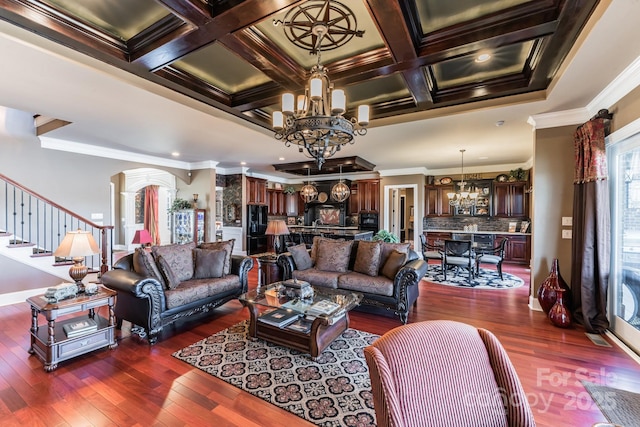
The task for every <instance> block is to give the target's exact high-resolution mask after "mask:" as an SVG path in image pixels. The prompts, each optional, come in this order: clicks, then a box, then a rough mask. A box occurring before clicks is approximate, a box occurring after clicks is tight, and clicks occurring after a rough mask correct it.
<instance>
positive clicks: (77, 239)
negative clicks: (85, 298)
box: [53, 229, 100, 292]
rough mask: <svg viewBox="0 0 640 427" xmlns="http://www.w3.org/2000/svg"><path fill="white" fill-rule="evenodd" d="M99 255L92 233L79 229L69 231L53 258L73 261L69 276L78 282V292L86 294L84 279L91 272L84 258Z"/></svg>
mask: <svg viewBox="0 0 640 427" xmlns="http://www.w3.org/2000/svg"><path fill="white" fill-rule="evenodd" d="M99 253H100V249H99V248H98V245H97V244H96V241H95V239H94V238H93V235H92V234H91V232H89V231H82V230H80V229H78V230H76V231H69V232H68V233H67V235H66V236H64V239H62V242H61V243H60V246H58V249H56V251H55V252H54V253H53V256H57V257H63V258H72V259H73V265H72V266H71V268H70V269H69V276H71V278H72V279H73V280H74V281H75V282H76V285H77V286H78V292H84V284H83V283H82V279H84V278H85V276H86V275H87V273H88V272H89V268H88V267H87V266H86V265H84V257H86V256H89V255H95V254H99Z"/></svg>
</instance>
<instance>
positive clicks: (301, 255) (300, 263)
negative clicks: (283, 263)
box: [289, 243, 313, 270]
mask: <svg viewBox="0 0 640 427" xmlns="http://www.w3.org/2000/svg"><path fill="white" fill-rule="evenodd" d="M289 252H290V253H291V257H292V258H293V262H295V263H296V270H308V269H310V268H311V267H313V261H311V257H310V256H309V251H308V250H307V246H306V245H305V244H304V243H300V244H299V245H295V246H290V247H289Z"/></svg>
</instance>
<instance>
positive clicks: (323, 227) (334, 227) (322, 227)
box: [288, 225, 358, 230]
mask: <svg viewBox="0 0 640 427" xmlns="http://www.w3.org/2000/svg"><path fill="white" fill-rule="evenodd" d="M288 228H289V229H292V228H302V229H304V230H316V229H320V230H358V227H355V226H353V227H341V226H339V225H318V226H315V227H314V226H313V225H289V226H288Z"/></svg>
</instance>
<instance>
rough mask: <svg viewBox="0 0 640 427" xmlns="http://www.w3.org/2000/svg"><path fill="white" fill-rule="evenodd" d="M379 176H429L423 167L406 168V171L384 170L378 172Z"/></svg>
mask: <svg viewBox="0 0 640 427" xmlns="http://www.w3.org/2000/svg"><path fill="white" fill-rule="evenodd" d="M378 173H379V174H380V176H401V175H430V172H429V170H428V169H427V168H425V167H418V168H406V169H384V170H379V171H378Z"/></svg>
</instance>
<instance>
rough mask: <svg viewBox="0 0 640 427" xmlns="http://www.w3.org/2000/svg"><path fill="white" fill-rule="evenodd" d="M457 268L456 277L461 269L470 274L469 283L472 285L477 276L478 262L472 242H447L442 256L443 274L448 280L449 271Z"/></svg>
mask: <svg viewBox="0 0 640 427" xmlns="http://www.w3.org/2000/svg"><path fill="white" fill-rule="evenodd" d="M451 267H454V268H455V273H454V275H456V274H458V270H459V269H460V268H464V269H466V270H467V271H468V272H469V283H472V281H473V278H474V276H475V269H476V260H475V253H474V252H473V247H472V242H471V240H445V241H444V251H443V255H442V274H443V275H444V280H445V281H446V280H447V270H448V269H449V268H451Z"/></svg>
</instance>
